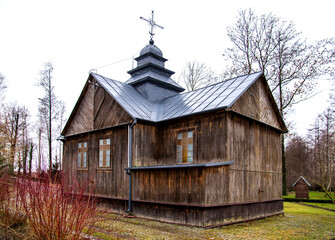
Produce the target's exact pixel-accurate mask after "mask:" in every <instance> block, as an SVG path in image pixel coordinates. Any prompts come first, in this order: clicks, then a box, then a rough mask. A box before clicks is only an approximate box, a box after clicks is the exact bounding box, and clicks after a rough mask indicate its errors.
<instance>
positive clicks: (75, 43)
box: [0, 0, 335, 134]
mask: <svg viewBox="0 0 335 240" xmlns="http://www.w3.org/2000/svg"><path fill="white" fill-rule="evenodd" d="M250 7H251V8H253V9H254V11H255V12H256V13H257V14H263V13H266V14H267V13H270V12H272V13H274V14H275V15H276V16H278V17H281V18H282V19H283V20H287V21H293V22H294V23H295V24H296V28H297V29H298V30H299V31H301V32H302V33H303V35H302V36H303V37H305V38H307V39H308V40H309V41H314V40H319V39H323V38H330V37H335V27H334V26H333V25H334V23H335V21H334V20H335V17H334V9H335V1H334V0H327V1H317V2H316V1H292V0H289V1H286V0H285V1H239V0H235V1H229V2H228V1H210V0H208V1H195V0H192V1H181V0H178V1H175V0H170V1H157V0H155V1H135V0H134V1H111V0H109V1H99V0H95V1H70V0H67V1H62V0H57V1H50V0H41V1H35V0H29V1H23V0H22V1H16V0H0V34H1V37H0V72H1V73H2V74H3V75H4V76H5V77H6V79H7V85H8V89H7V93H6V101H17V103H18V104H21V105H26V106H28V108H29V109H30V111H31V113H32V114H33V115H36V113H37V105H38V100H37V98H38V97H41V95H42V92H41V91H40V90H39V88H38V87H37V86H36V82H37V79H38V77H39V72H40V70H41V69H42V67H43V64H44V63H45V62H47V61H51V62H52V63H53V66H54V74H53V81H54V85H55V89H56V94H57V95H58V97H59V98H60V99H61V100H63V101H64V102H65V103H66V107H67V115H69V114H70V113H71V111H72V109H73V107H74V105H75V103H76V101H77V99H78V97H79V94H80V92H81V90H82V88H83V86H84V84H85V81H86V80H87V77H88V73H89V71H90V70H91V69H97V68H98V73H99V74H102V75H104V76H106V77H109V78H112V79H115V80H119V81H121V82H124V81H126V80H127V79H128V78H129V75H128V74H127V71H128V70H130V69H131V68H132V57H136V56H138V54H139V51H140V50H141V49H142V48H143V47H144V46H145V45H146V44H148V41H149V34H148V32H149V26H148V24H147V23H146V22H144V21H143V20H140V18H139V17H140V16H142V17H145V18H149V17H150V15H151V10H154V11H155V20H156V22H157V24H159V25H162V26H164V30H160V29H156V30H155V33H156V35H155V37H154V40H155V44H156V45H157V46H158V47H159V48H160V49H161V50H162V51H163V56H164V57H165V58H167V59H168V62H167V63H166V65H165V66H166V67H167V68H168V69H170V70H173V71H175V72H176V73H175V75H174V77H175V79H177V78H178V77H179V75H180V72H181V70H182V69H183V67H184V66H185V63H186V62H187V61H191V60H197V61H199V62H203V63H205V64H206V65H207V66H209V67H211V68H212V69H213V70H215V71H216V72H217V73H221V72H222V70H223V68H224V59H223V57H222V53H223V51H224V49H225V48H226V47H227V46H229V45H230V44H231V43H230V42H229V40H228V38H227V36H226V28H227V26H229V25H230V26H231V25H233V24H234V23H235V21H236V16H237V14H238V10H239V9H247V8H250ZM124 59H127V60H124ZM121 60H124V61H121ZM120 61H121V62H120ZM117 62H118V63H117ZM111 63H115V64H111ZM109 64H111V65H109ZM105 65H108V66H107V67H103V68H99V67H101V66H105ZM319 81H320V83H321V84H320V87H319V91H322V93H321V94H319V95H318V96H317V97H315V98H313V99H312V100H310V101H307V102H304V103H302V104H300V105H299V107H298V108H297V109H296V111H295V114H291V116H290V118H291V119H295V126H296V127H295V130H296V131H297V132H299V133H302V134H304V133H305V132H306V129H307V128H308V127H309V125H310V124H311V123H313V121H314V119H315V117H316V116H317V114H318V113H320V112H321V111H322V110H323V109H324V108H325V107H326V106H327V102H326V101H327V96H328V93H329V89H330V83H329V81H325V80H323V79H320V80H319Z"/></svg>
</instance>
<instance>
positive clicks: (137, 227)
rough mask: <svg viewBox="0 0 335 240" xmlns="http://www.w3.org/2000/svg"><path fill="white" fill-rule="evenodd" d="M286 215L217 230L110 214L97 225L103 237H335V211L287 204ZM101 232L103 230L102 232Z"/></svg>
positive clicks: (99, 235) (285, 207)
mask: <svg viewBox="0 0 335 240" xmlns="http://www.w3.org/2000/svg"><path fill="white" fill-rule="evenodd" d="M284 211H285V216H276V217H270V218H266V219H262V220H257V221H251V222H247V223H241V224H234V225H229V226H224V227H219V228H214V229H202V228H196V227H186V226H179V225H174V224H166V223H160V222H157V221H149V220H143V219H138V218H124V217H122V216H120V215H116V214H110V213H107V214H106V215H105V216H106V219H105V220H104V221H102V222H100V223H98V224H96V227H97V232H96V233H95V234H94V236H96V237H98V238H101V239H332V238H335V228H334V226H335V212H329V211H326V210H321V209H316V208H311V207H307V206H303V205H299V204H297V203H291V202H285V203H284ZM98 231H99V232H98Z"/></svg>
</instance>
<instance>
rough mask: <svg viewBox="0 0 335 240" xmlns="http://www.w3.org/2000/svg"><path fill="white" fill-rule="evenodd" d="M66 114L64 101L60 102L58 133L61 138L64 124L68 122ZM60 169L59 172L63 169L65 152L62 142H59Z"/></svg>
mask: <svg viewBox="0 0 335 240" xmlns="http://www.w3.org/2000/svg"><path fill="white" fill-rule="evenodd" d="M65 113H66V108H65V103H64V102H63V101H60V102H59V118H58V133H59V136H61V134H62V131H63V128H64V124H65V122H66V119H65V116H64V115H65ZM58 145H59V147H58V150H59V152H58V155H59V157H58V167H59V170H61V169H62V152H63V149H62V146H63V144H62V142H61V141H58Z"/></svg>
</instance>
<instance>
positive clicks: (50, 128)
mask: <svg viewBox="0 0 335 240" xmlns="http://www.w3.org/2000/svg"><path fill="white" fill-rule="evenodd" d="M51 98H52V95H51V77H50V69H49V139H48V140H49V171H51V168H52V125H51V123H52V99H51Z"/></svg>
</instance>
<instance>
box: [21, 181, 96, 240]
mask: <svg viewBox="0 0 335 240" xmlns="http://www.w3.org/2000/svg"><path fill="white" fill-rule="evenodd" d="M17 186H18V193H19V196H20V201H21V203H22V206H23V209H24V211H25V214H26V216H27V218H28V224H29V227H30V229H31V230H32V232H33V235H34V238H36V239H79V238H80V236H81V234H83V232H84V231H85V232H86V233H88V234H89V233H90V232H91V229H92V226H93V224H94V223H95V222H96V221H98V220H99V219H98V218H99V217H98V214H97V208H96V204H95V202H94V200H93V198H92V197H91V196H87V195H85V192H86V189H87V188H86V187H85V184H81V185H79V184H75V185H73V186H66V185H65V184H64V183H63V182H61V183H60V184H52V183H51V182H50V179H48V178H46V179H43V180H41V181H32V180H31V179H27V178H21V179H19V181H18V185H17Z"/></svg>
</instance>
